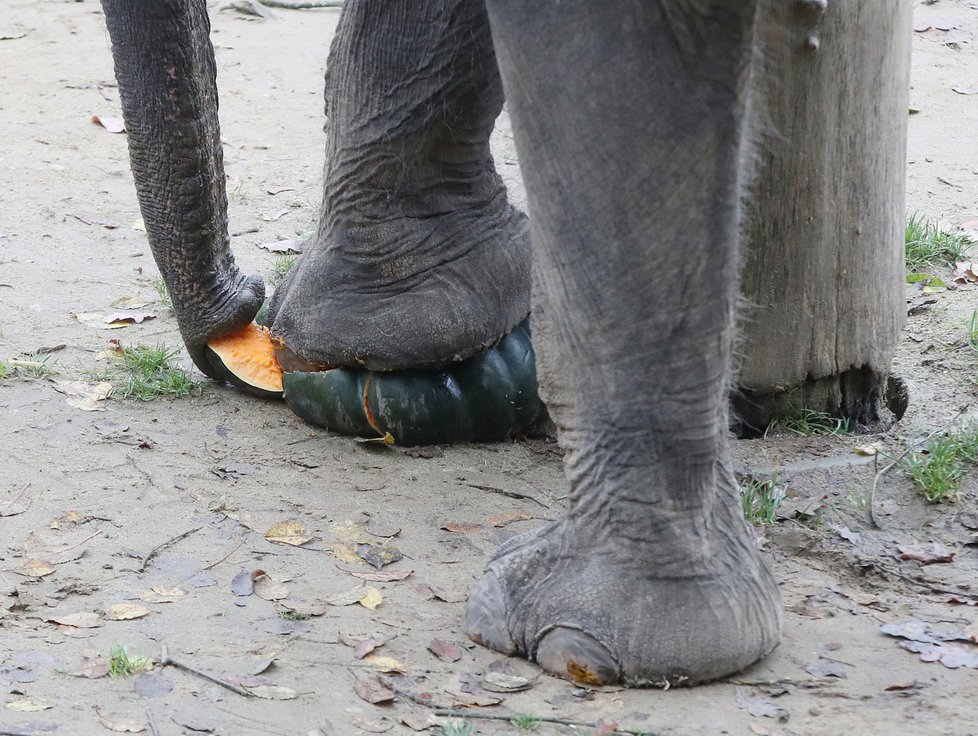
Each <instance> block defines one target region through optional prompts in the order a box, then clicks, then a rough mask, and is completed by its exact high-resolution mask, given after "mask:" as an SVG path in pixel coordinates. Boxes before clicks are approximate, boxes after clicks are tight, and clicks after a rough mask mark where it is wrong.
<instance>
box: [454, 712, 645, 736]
mask: <svg viewBox="0 0 978 736" xmlns="http://www.w3.org/2000/svg"><path fill="white" fill-rule="evenodd" d="M435 715H436V716H441V717H443V718H463V719H464V718H478V719H479V720H482V721H507V722H508V721H512V720H513V716H512V715H508V716H502V715H499V714H498V713H478V712H473V711H471V710H457V709H454V708H439V709H438V710H436V711H435ZM533 720H534V721H536V722H537V723H555V724H557V725H558V726H576V727H577V728H597V727H598V724H597V723H589V722H588V721H572V720H570V719H569V718H552V717H550V716H533ZM605 733H607V734H609V735H610V736H614V734H629V736H656V733H655V731H649V730H647V729H644V728H643V729H634V728H617V729H616V730H614V731H605Z"/></svg>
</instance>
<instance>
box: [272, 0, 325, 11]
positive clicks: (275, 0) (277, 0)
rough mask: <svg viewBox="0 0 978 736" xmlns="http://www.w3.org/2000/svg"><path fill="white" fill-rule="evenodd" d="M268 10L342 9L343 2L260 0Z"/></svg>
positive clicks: (323, 0)
mask: <svg viewBox="0 0 978 736" xmlns="http://www.w3.org/2000/svg"><path fill="white" fill-rule="evenodd" d="M258 4H259V5H264V6H265V7H266V8H285V9H286V10H309V9H311V8H342V7H343V0H296V1H295V2H289V1H288V0H258Z"/></svg>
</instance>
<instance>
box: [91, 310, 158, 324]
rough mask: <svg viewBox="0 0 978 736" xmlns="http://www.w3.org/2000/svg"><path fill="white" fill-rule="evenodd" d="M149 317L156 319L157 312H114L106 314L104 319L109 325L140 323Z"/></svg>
mask: <svg viewBox="0 0 978 736" xmlns="http://www.w3.org/2000/svg"><path fill="white" fill-rule="evenodd" d="M148 319H156V314H155V313H153V312H113V313H112V314H109V315H106V317H105V319H103V320H102V321H103V322H105V324H107V325H115V324H129V323H135V324H137V325H140V324H142V323H143V322H145V321H146V320H148Z"/></svg>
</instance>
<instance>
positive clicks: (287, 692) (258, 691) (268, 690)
mask: <svg viewBox="0 0 978 736" xmlns="http://www.w3.org/2000/svg"><path fill="white" fill-rule="evenodd" d="M245 689H246V690H247V691H248V692H249V693H251V694H252V695H254V696H255V697H258V698H263V699H265V700H294V699H295V698H297V697H299V693H297V692H296V691H295V690H293V689H292V688H290V687H283V686H282V685H255V686H254V687H246V688H245Z"/></svg>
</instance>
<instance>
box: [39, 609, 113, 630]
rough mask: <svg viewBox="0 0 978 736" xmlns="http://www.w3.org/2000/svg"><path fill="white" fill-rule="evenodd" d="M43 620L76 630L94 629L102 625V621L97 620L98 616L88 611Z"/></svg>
mask: <svg viewBox="0 0 978 736" xmlns="http://www.w3.org/2000/svg"><path fill="white" fill-rule="evenodd" d="M45 620H46V621H50V622H52V623H56V624H61V625H62V626H71V627H73V628H76V629H95V628H98V627H99V626H101V625H102V619H101V618H99V615H98V614H97V613H91V612H90V611H82V612H80V613H69V614H65V615H64V616H52V617H51V618H48V619H45Z"/></svg>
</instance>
